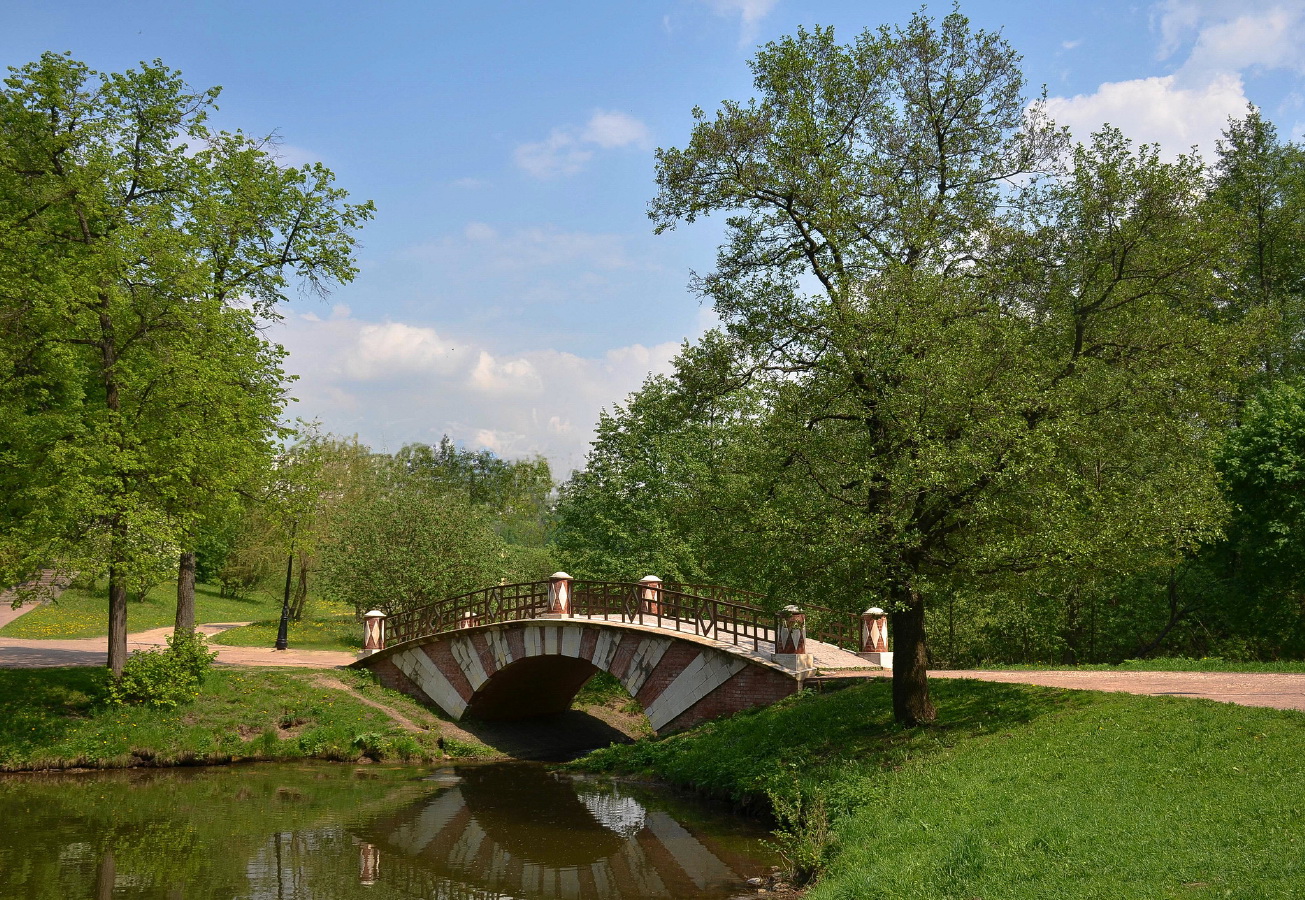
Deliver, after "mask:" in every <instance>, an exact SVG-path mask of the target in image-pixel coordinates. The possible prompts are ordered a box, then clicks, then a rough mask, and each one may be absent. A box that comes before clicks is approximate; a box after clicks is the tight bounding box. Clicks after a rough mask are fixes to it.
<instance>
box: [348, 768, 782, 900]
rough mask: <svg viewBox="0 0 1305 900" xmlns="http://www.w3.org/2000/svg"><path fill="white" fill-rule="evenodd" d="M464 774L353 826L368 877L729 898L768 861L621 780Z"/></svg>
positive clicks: (436, 884)
mask: <svg viewBox="0 0 1305 900" xmlns="http://www.w3.org/2000/svg"><path fill="white" fill-rule="evenodd" d="M458 775H459V776H461V777H460V779H459V780H458V782H457V783H456V784H452V785H450V786H449V787H447V788H446V789H444V790H443V791H441V792H440V793H439V794H437V795H436V796H434V797H433V798H430V799H427V800H424V801H422V802H421V803H419V804H416V805H414V806H411V807H409V808H407V809H405V810H403V811H402V812H400V813H396V814H393V815H390V816H387V817H383V818H381V819H378V820H375V821H373V822H371V823H369V824H368V825H367V826H366V827H365V828H364V829H361V830H360V831H358V832H357V833H356V836H357V837H358V838H359V839H361V840H362V841H364V842H365V843H364V844H363V851H362V860H363V862H362V872H361V874H362V878H363V880H364V881H369V880H370V881H375V882H377V883H378V885H379V884H383V885H385V886H386V887H389V888H391V889H398V890H400V891H401V892H402V893H404V894H407V895H410V896H422V897H437V898H449V900H452V898H477V900H509V898H519V900H554V898H565V900H621V898H631V900H633V898H641V900H642V898H724V897H729V896H731V895H734V894H737V893H738V892H739V891H740V890H741V889H743V888H744V882H745V880H746V879H747V878H748V877H750V876H753V875H756V874H758V873H759V872H760V870H761V869H762V868H763V865H762V863H761V862H760V861H759V860H758V859H757V858H756V857H754V856H751V855H749V854H748V853H747V852H746V851H745V850H743V849H740V848H739V847H737V846H735V842H733V841H728V840H725V841H722V840H718V839H713V838H710V837H706V836H705V835H703V834H702V833H694V831H692V830H691V829H690V827H686V826H685V825H684V824H681V822H679V821H677V820H676V819H675V818H674V817H673V816H672V815H671V814H670V813H669V812H667V811H665V810H664V809H661V808H658V804H648V803H646V802H641V800H640V799H639V798H638V797H636V796H635V795H634V794H632V793H631V792H629V791H628V790H627V789H623V788H621V787H613V786H609V785H606V784H601V785H600V784H594V783H589V782H584V781H572V780H569V779H564V778H560V777H557V776H551V775H548V774H547V773H544V772H541V771H540V770H539V769H536V768H533V767H520V766H487V767H474V766H473V767H462V768H459V769H458Z"/></svg>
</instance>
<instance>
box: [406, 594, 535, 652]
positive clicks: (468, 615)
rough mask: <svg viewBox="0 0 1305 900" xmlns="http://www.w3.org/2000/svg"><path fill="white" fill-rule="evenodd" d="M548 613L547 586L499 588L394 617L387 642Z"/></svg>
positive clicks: (463, 596)
mask: <svg viewBox="0 0 1305 900" xmlns="http://www.w3.org/2000/svg"><path fill="white" fill-rule="evenodd" d="M546 612H548V582H547V581H527V582H521V583H518V584H496V585H494V586H493V587H487V588H481V589H480V590H478V591H470V592H468V593H466V594H459V595H458V596H456V597H449V598H447V599H445V600H437V601H436V602H434V603H428V604H426V605H425V606H419V607H416V608H415V609H408V610H404V611H402V612H397V613H393V614H392V615H390V616H389V618H387V619H386V622H385V627H386V630H387V631H388V632H389V637H388V639H387V640H388V642H389V643H396V644H397V643H399V642H401V641H410V640H413V639H415V638H419V637H426V636H427V635H432V634H439V633H440V632H442V631H453V630H454V629H457V628H467V627H470V626H472V625H492V624H494V623H496V622H512V621H515V620H517V619H537V618H539V617H540V616H542V615H544V614H545V613H546Z"/></svg>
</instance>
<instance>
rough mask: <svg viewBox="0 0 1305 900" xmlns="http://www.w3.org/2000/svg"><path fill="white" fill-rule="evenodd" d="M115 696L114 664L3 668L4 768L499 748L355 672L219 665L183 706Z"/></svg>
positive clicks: (419, 756) (407, 756) (472, 752)
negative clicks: (109, 679) (123, 701)
mask: <svg viewBox="0 0 1305 900" xmlns="http://www.w3.org/2000/svg"><path fill="white" fill-rule="evenodd" d="M106 696H107V689H106V679H105V673H104V670H103V669H93V668H62V669H0V721H3V722H4V723H5V727H4V728H3V729H0V771H9V772H12V771H23V770H33V769H68V768H97V769H99V768H109V769H113V768H124V767H131V766H173V765H197V764H224V763H229V762H238V761H246V760H292V759H330V760H382V759H387V760H412V761H419V762H424V761H431V760H438V759H442V758H445V757H466V756H492V755H495V754H494V751H493V750H491V749H489V748H488V747H486V746H484V745H483V744H482V743H480V742H479V741H478V740H476V739H475V738H474V737H472V736H470V735H469V734H466V733H465V732H462V731H461V730H460V729H457V728H456V727H454V726H451V725H450V724H449V723H447V722H444V721H443V720H441V719H439V718H438V717H437V716H436V715H435V714H434V713H432V712H431V711H430V710H428V709H426V708H425V707H423V706H421V705H420V704H418V703H416V702H415V701H413V700H411V699H410V698H408V697H405V696H404V695H402V694H399V693H397V692H395V691H390V690H387V689H385V688H382V687H380V686H379V685H377V684H375V683H374V682H373V681H372V679H371V678H370V677H369V676H365V675H360V674H358V673H354V672H349V671H343V672H342V671H336V670H330V671H314V670H302V669H297V670H287V669H271V668H240V669H235V668H226V667H218V668H214V669H212V670H210V671H209V672H208V673H207V674H206V676H205V678H204V683H203V689H202V690H201V691H199V695H198V697H197V698H196V699H195V700H194V701H193V702H191V703H187V704H185V705H182V706H178V707H175V708H156V707H151V706H148V705H126V706H113V705H110V704H109V703H108V702H106Z"/></svg>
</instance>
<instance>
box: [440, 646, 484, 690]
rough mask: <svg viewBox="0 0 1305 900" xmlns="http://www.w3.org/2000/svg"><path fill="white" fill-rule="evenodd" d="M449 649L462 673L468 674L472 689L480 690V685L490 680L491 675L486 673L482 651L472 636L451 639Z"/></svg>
mask: <svg viewBox="0 0 1305 900" xmlns="http://www.w3.org/2000/svg"><path fill="white" fill-rule="evenodd" d="M449 650H450V651H451V652H452V653H453V658H454V659H455V660H457V663H458V668H459V669H461V670H462V674H463V675H466V676H467V681H468V682H470V684H471V689H472V690H473V691H478V690H480V686H481V685H482V684H484V683H485V682H486V681H489V676H488V675H486V674H485V666H484V664H483V663H481V661H480V652H479V651H478V650H476V645H475V644H473V643H472V642H471V638H466V637H463V638H454V639H453V640H451V641H449Z"/></svg>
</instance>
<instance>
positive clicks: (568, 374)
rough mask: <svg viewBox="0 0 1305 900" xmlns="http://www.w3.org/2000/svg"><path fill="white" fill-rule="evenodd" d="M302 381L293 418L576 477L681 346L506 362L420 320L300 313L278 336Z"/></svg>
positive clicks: (548, 354)
mask: <svg viewBox="0 0 1305 900" xmlns="http://www.w3.org/2000/svg"><path fill="white" fill-rule="evenodd" d="M270 336H271V337H272V338H273V339H274V340H277V341H279V342H280V343H282V344H284V345H285V347H286V349H287V350H289V357H288V360H287V369H288V371H290V372H291V373H293V374H296V375H299V376H300V380H299V381H298V382H296V383H295V385H294V389H293V391H292V393H293V394H294V395H295V396H296V397H297V398H298V402H297V403H295V404H293V405H292V407H291V409H290V414H291V415H294V416H298V417H302V418H307V419H318V420H320V421H321V422H322V424H323V427H325V428H326V429H328V430H331V431H334V432H336V433H343V434H348V433H357V434H358V435H359V437H360V438H361V439H362V440H363V441H364V442H366V443H368V444H370V445H372V446H373V447H375V448H377V449H388V450H391V451H393V450H396V449H398V447H399V446H401V445H403V444H406V443H412V442H416V441H421V442H434V441H437V440H439V438H440V436H441V435H443V434H448V435H449V436H451V437H452V438H453V439H454V440H457V441H460V442H462V443H463V444H465V445H467V446H469V447H472V448H475V449H478V448H482V447H483V448H487V449H489V450H492V451H494V452H495V453H497V454H499V455H502V456H506V457H520V456H525V455H531V454H535V453H539V454H542V455H544V456H545V457H547V458H548V459H549V461H550V463H551V464H552V465H553V469H554V473H555V474H556V475H558V476H559V477H564V476H565V475H566V474H568V473H569V472H570V471H571V469H573V468H578V467H580V466H581V465H583V463H584V458H585V454H586V453H587V451H588V447H589V442H590V441H591V440H592V439H593V427H594V425H595V424H596V423H597V421H598V413H599V411H600V410H601V409H603V408H604V407H609V408H610V407H611V406H612V405H613V404H616V403H620V402H622V401H623V400H624V399H625V398H626V397H627V396H628V395H629V393H630V392H632V391H634V390H637V389H638V387H639V386H640V385H641V384H642V383H643V380H644V379H645V378H646V377H647V376H648V375H649V374H650V373H654V372H655V373H668V372H669V371H670V370H671V360H672V358H673V357H674V356H675V354H676V353H677V352H678V350H679V344H678V343H672V342H668V343H664V344H657V345H655V346H644V345H642V344H631V345H628V346H624V347H616V348H612V349H610V350H608V351H606V352H604V353H601V354H600V355H597V356H593V357H586V356H579V355H576V354H574V353H566V352H563V351H560V350H555V349H550V348H535V349H527V350H522V351H520V352H511V353H501V352H500V353H496V352H494V351H493V350H492V349H491V348H490V347H489V346H488V345H486V344H485V343H484V342H478V341H476V340H469V339H466V338H453V337H450V336H448V335H446V334H445V333H444V332H443V330H442V329H436V328H434V327H431V326H429V325H425V324H416V323H410V322H395V321H385V322H373V321H367V320H364V319H360V318H357V317H355V316H354V315H353V314H352V313H351V312H350V311H349V310H348V309H346V308H343V307H341V308H337V310H336V311H335V312H334V313H333V314H332V315H331V316H330V317H329V318H326V319H322V318H319V317H318V316H315V315H311V314H309V315H304V314H297V315H296V314H292V315H289V316H287V317H286V318H285V320H284V321H283V322H282V323H280V324H279V325H277V326H275V328H274V331H273V333H272V334H271V335H270Z"/></svg>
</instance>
